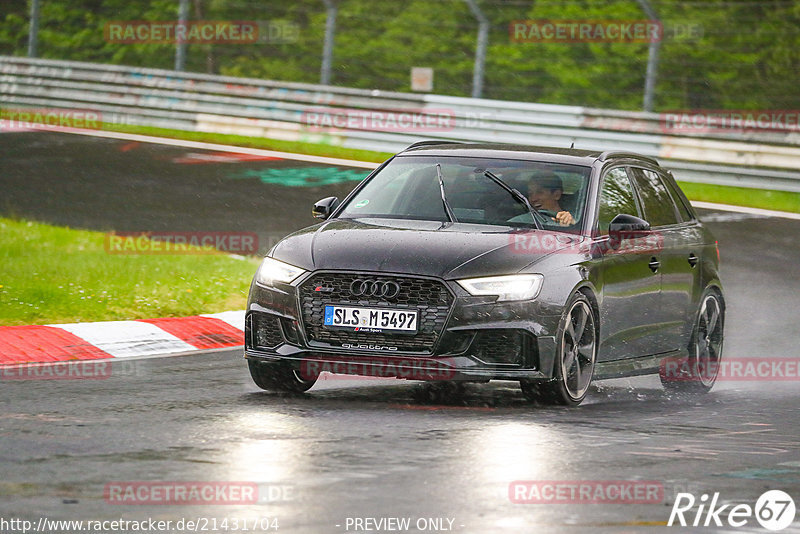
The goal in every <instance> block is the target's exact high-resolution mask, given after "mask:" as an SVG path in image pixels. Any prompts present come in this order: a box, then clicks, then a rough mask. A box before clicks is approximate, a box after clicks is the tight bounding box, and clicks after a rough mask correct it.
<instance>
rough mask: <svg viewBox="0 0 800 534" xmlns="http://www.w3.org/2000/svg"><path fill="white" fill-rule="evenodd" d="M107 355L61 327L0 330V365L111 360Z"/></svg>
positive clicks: (7, 327) (28, 327)
mask: <svg viewBox="0 0 800 534" xmlns="http://www.w3.org/2000/svg"><path fill="white" fill-rule="evenodd" d="M110 357H111V355H110V354H108V353H107V352H105V351H103V350H101V349H99V348H97V347H95V346H94V345H92V344H91V343H87V342H86V341H84V340H83V339H81V338H80V337H77V336H75V335H73V334H71V333H70V332H67V331H65V330H62V329H60V328H53V327H49V326H4V327H3V328H0V364H2V365H6V364H15V363H30V362H61V361H70V360H97V359H105V358H110Z"/></svg>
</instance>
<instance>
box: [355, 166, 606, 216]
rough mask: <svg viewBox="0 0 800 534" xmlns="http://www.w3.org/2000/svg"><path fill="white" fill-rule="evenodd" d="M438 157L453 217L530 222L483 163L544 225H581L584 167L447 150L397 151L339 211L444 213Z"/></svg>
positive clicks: (525, 211) (358, 213)
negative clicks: (414, 153) (443, 152)
mask: <svg viewBox="0 0 800 534" xmlns="http://www.w3.org/2000/svg"><path fill="white" fill-rule="evenodd" d="M437 165H439V166H440V168H441V177H442V180H443V182H444V190H445V196H446V199H447V204H448V205H449V207H450V208H451V209H452V215H453V216H454V218H455V221H456V222H461V223H470V224H488V225H500V226H521V227H531V228H533V227H535V226H536V223H535V221H534V217H533V215H532V214H531V213H530V210H529V208H528V206H526V205H525V203H524V202H523V201H521V199H518V198H514V196H513V195H512V194H510V193H509V192H508V191H507V190H505V189H504V188H503V187H501V186H500V185H499V184H497V183H496V182H494V181H493V180H492V179H491V178H489V177H488V176H486V175H485V172H486V171H489V172H490V173H492V174H494V175H496V176H497V177H498V178H500V179H501V180H502V181H503V182H505V183H506V184H508V186H510V187H512V188H514V189H517V190H518V191H519V192H520V193H522V194H523V195H525V196H526V197H527V198H528V200H529V203H530V205H531V206H532V207H533V208H535V209H536V210H537V211H538V212H540V213H541V215H542V217H539V221H540V222H541V224H542V226H543V227H544V228H545V229H548V230H558V231H566V232H577V231H578V230H579V228H580V226H581V219H582V217H583V212H584V207H585V205H586V190H587V186H588V183H589V173H590V171H591V168H590V167H582V166H577V165H563V164H555V163H544V162H536V161H522V160H504V159H488V158H464V157H450V156H400V157H396V158H395V159H394V160H392V161H391V162H389V164H388V165H387V166H386V167H384V168H383V169H382V170H381V171H380V172H379V173H378V174H376V175H375V176H373V177H372V178H371V179H370V180H369V182H368V183H366V184H365V185H364V186H363V187H362V188H361V189H360V190H359V191H358V193H357V194H356V195H355V196H354V197H353V198H351V199H350V200H349V201H348V202H347V205H346V206H345V207H344V209H343V211H342V212H341V213H340V214H339V217H340V218H370V217H381V218H396V219H417V220H431V221H442V222H447V221H449V219H450V218H449V217H448V213H447V210H446V209H445V205H444V202H442V194H441V188H440V184H439V176H438V171H437Z"/></svg>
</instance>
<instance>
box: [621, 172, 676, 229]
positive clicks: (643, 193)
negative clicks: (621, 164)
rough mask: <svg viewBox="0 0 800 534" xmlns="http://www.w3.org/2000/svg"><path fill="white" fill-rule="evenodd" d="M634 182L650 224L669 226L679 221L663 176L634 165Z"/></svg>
mask: <svg viewBox="0 0 800 534" xmlns="http://www.w3.org/2000/svg"><path fill="white" fill-rule="evenodd" d="M631 170H632V171H633V173H632V175H633V182H634V184H635V185H636V191H637V192H638V193H639V200H641V201H642V208H643V209H644V218H645V220H646V221H647V222H649V223H650V226H652V227H656V226H668V225H670V224H677V223H678V212H677V208H676V207H675V202H673V200H672V197H671V196H670V194H669V192H668V191H667V188H666V186H664V184H663V182H662V181H661V178H659V177H658V174H656V173H654V172H649V171H646V170H644V169H639V168H636V167H633V168H632V169H631Z"/></svg>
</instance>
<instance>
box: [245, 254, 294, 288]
mask: <svg viewBox="0 0 800 534" xmlns="http://www.w3.org/2000/svg"><path fill="white" fill-rule="evenodd" d="M304 272H305V270H304V269H301V268H300V267H295V266H294V265H289V264H288V263H284V262H282V261H278V260H276V259H274V258H269V257H267V258H264V261H263V262H261V267H259V268H258V272H257V273H256V282H258V283H259V284H261V285H264V286H271V285H273V282H283V283H285V284H290V283H291V282H292V281H293V280H295V279H296V278H297V277H298V276H300V275H301V274H303V273H304Z"/></svg>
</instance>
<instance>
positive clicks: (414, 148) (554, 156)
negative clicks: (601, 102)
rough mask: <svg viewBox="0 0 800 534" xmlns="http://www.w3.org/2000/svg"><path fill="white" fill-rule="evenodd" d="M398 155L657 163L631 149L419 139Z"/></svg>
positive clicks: (584, 162)
mask: <svg viewBox="0 0 800 534" xmlns="http://www.w3.org/2000/svg"><path fill="white" fill-rule="evenodd" d="M397 155H398V156H399V157H402V156H412V155H413V156H458V157H473V158H498V159H518V160H525V161H547V162H553V163H568V164H573V165H587V166H591V165H592V164H593V163H594V162H595V161H597V160H600V161H605V160H609V159H612V158H616V159H618V158H624V159H638V160H644V161H646V162H648V163H650V164H653V165H658V162H657V161H656V160H655V159H653V158H649V157H647V156H643V155H641V154H636V153H633V152H623V151H601V150H581V149H577V148H554V147H543V146H530V145H514V144H501V143H458V142H435V141H423V142H421V143H415V144H413V145H411V146H410V147H408V148H407V149H405V150H403V151H402V152H400V153H399V154H397Z"/></svg>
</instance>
